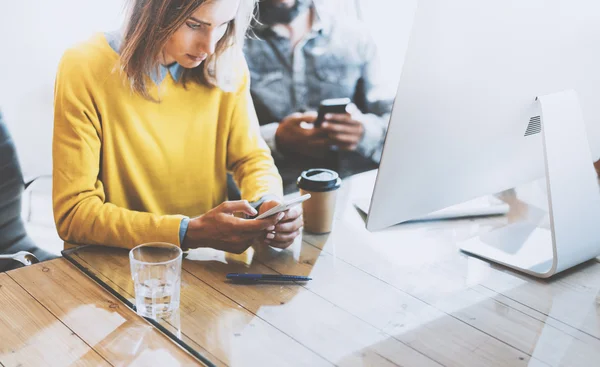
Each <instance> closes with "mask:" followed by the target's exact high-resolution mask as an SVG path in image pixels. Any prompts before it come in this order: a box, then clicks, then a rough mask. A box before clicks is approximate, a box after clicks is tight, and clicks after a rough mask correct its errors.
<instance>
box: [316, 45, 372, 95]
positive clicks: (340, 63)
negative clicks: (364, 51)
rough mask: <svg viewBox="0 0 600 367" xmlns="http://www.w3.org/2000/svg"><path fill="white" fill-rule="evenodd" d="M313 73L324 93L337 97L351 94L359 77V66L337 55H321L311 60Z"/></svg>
mask: <svg viewBox="0 0 600 367" xmlns="http://www.w3.org/2000/svg"><path fill="white" fill-rule="evenodd" d="M312 64H313V65H312V67H313V68H314V75H315V76H316V78H317V79H318V83H319V84H320V85H321V88H322V89H323V92H324V94H326V95H332V96H333V97H325V98H338V97H345V96H350V97H351V96H352V95H353V94H354V91H355V88H356V85H357V83H358V80H359V79H360V77H361V66H360V64H359V63H357V62H354V61H353V60H349V59H344V58H343V57H341V56H337V55H321V56H319V57H315V58H314V59H313V61H312Z"/></svg>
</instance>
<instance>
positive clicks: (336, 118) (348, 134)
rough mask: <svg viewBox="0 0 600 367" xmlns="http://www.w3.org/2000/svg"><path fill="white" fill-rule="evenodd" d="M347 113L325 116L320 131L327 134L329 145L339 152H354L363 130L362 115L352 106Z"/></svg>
mask: <svg viewBox="0 0 600 367" xmlns="http://www.w3.org/2000/svg"><path fill="white" fill-rule="evenodd" d="M347 111H348V112H347V113H342V114H326V115H325V121H324V122H323V123H322V124H321V129H322V130H323V131H324V132H326V133H327V135H328V137H329V144H330V145H336V146H338V147H339V148H340V149H341V150H356V148H357V147H358V143H360V140H361V139H362V137H363V135H364V133H365V128H364V123H363V122H362V120H363V119H364V118H363V116H364V115H363V114H362V113H361V112H360V110H359V109H358V108H357V107H356V106H355V105H354V104H351V105H349V106H348V109H347Z"/></svg>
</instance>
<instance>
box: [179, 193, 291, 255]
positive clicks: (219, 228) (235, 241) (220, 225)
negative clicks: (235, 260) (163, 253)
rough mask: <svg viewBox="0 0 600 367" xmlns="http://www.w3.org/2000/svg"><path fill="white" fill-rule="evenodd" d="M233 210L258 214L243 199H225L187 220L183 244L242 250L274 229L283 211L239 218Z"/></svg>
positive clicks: (224, 249)
mask: <svg viewBox="0 0 600 367" xmlns="http://www.w3.org/2000/svg"><path fill="white" fill-rule="evenodd" d="M263 206H264V204H263ZM261 209H262V208H261ZM234 213H244V214H246V215H250V216H255V215H256V214H257V212H256V209H254V208H253V207H252V206H250V204H248V202H247V201H246V200H242V201H226V202H224V203H222V204H221V205H219V206H217V207H216V208H214V209H212V210H210V211H208V212H207V213H206V214H203V215H201V216H199V217H196V218H193V219H191V220H190V223H189V225H188V230H187V232H186V234H185V238H184V240H183V244H182V247H184V248H196V247H212V248H215V249H217V250H222V251H227V252H232V253H234V254H241V253H243V252H244V251H246V250H247V249H248V247H250V246H251V245H252V243H253V242H254V241H259V242H263V241H264V240H265V238H266V237H267V236H268V234H269V232H272V231H274V230H276V225H277V223H278V222H279V221H280V220H281V219H282V218H283V217H284V213H279V214H276V215H273V216H271V217H269V218H265V219H259V220H257V219H242V218H238V217H235V216H234V215H233V214H234Z"/></svg>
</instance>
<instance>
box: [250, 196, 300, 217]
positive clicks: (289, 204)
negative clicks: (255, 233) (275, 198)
mask: <svg viewBox="0 0 600 367" xmlns="http://www.w3.org/2000/svg"><path fill="white" fill-rule="evenodd" d="M308 199H310V194H306V195H302V196H300V197H299V198H295V199H292V200H290V201H286V202H285V203H283V204H279V205H277V206H276V207H274V208H271V209H269V210H267V211H266V212H264V213H262V214H261V215H259V216H258V217H256V218H254V219H264V218H268V217H270V216H272V215H275V214H277V213H281V212H284V211H286V210H288V209H291V208H292V207H294V206H296V205H299V204H301V203H302V202H304V201H306V200H308Z"/></svg>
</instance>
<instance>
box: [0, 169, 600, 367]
mask: <svg viewBox="0 0 600 367" xmlns="http://www.w3.org/2000/svg"><path fill="white" fill-rule="evenodd" d="M367 176H368V175H362V176H357V177H354V178H352V179H350V180H347V181H346V182H345V183H344V187H343V189H342V191H341V193H340V194H341V195H340V200H339V202H338V204H339V205H338V208H337V212H336V213H337V214H336V221H335V228H334V231H333V232H332V233H331V234H329V235H321V236H315V235H309V234H307V233H305V234H303V238H302V239H301V241H300V240H299V241H297V242H296V243H295V244H294V245H293V246H292V247H290V248H289V249H287V250H284V251H277V250H274V249H272V248H269V247H267V248H257V249H255V251H250V252H248V253H246V254H243V255H239V256H234V255H229V254H225V253H222V252H220V251H215V250H210V249H202V250H198V251H194V252H192V253H190V255H189V257H188V259H186V260H184V263H183V272H182V277H183V280H182V289H181V307H180V311H179V312H178V313H177V314H175V315H173V316H172V317H171V318H169V319H166V320H161V321H160V325H161V327H163V328H165V329H166V330H168V331H169V332H171V333H173V334H174V335H175V336H177V338H179V339H180V340H181V341H182V342H184V343H185V344H186V345H188V346H190V347H191V348H193V349H194V350H196V351H198V352H200V353H202V354H203V355H204V356H206V357H207V358H208V359H209V360H211V361H212V362H213V363H214V364H215V365H220V366H225V365H231V366H254V365H261V366H263V365H268V366H286V365H291V366H331V365H340V366H361V365H364V366H397V365H401V366H441V365H443V366H527V365H528V366H595V365H600V323H599V321H598V315H599V309H600V307H599V306H598V304H599V302H598V298H597V297H598V291H599V290H600V264H599V263H598V262H597V261H591V262H588V263H585V264H582V265H580V266H578V267H576V268H574V269H571V270H569V271H566V272H564V273H561V274H559V275H558V276H555V277H554V278H551V279H550V280H539V279H535V278H532V277H528V276H524V275H521V274H519V273H515V272H513V271H511V270H508V269H506V268H503V267H500V266H496V265H493V264H489V263H487V262H485V261H481V260H479V259H476V258H473V257H469V256H466V255H464V254H463V253H461V252H459V251H458V250H457V247H456V242H457V241H459V240H461V239H466V238H469V237H471V236H473V235H475V234H477V233H481V232H484V231H489V230H491V229H493V228H497V227H501V226H505V225H507V224H509V223H511V222H514V221H516V220H520V219H522V218H523V217H526V216H527V213H528V211H529V209H528V208H530V207H529V206H528V205H527V204H526V203H524V202H523V201H521V200H520V199H519V198H517V197H514V195H511V193H507V194H505V195H504V198H505V199H506V200H507V201H509V202H510V204H511V213H509V215H508V216H507V217H496V218H488V219H478V220H459V221H438V222H428V223H411V224H403V225H399V226H394V227H392V228H390V229H388V230H384V231H381V232H376V233H370V232H368V231H366V229H365V228H364V218H363V216H361V214H360V213H359V212H358V211H357V210H355V209H354V207H353V205H352V202H353V200H354V199H355V198H357V197H358V196H360V195H364V194H365V193H368V192H369V189H370V188H369V187H368V185H369V184H368V182H369V180H367V179H366V177H367ZM70 256H71V257H72V259H73V260H74V261H75V262H76V263H77V264H79V265H80V266H82V267H85V268H87V269H88V271H90V272H91V273H92V274H93V276H95V277H97V278H98V279H99V280H101V281H102V282H104V283H106V284H107V286H109V287H110V288H111V289H113V290H115V291H116V292H117V293H118V294H120V295H121V296H123V297H124V298H125V299H128V300H133V295H134V293H133V284H132V281H131V277H130V274H129V263H128V258H127V251H122V250H118V249H109V248H99V247H88V248H83V249H79V250H78V251H76V252H73V253H72V254H71V255H70ZM192 259H193V260H192ZM42 265H43V266H44V267H43V268H48V269H50V270H49V271H47V272H40V270H39V269H43V268H40V267H39V266H38V267H33V268H30V269H25V270H23V269H22V270H18V271H16V272H14V273H8V275H7V276H5V277H4V278H0V279H7V280H3V281H5V282H6V281H10V282H12V283H11V284H12V287H13V288H14V289H16V290H17V291H18V290H19V285H20V286H22V287H23V288H22V290H23V292H22V293H23V295H22V297H24V298H26V299H29V300H30V301H29V302H30V303H32V304H38V303H36V301H35V300H40V298H41V301H40V303H39V304H38V306H37V307H38V308H39V309H40V310H41V311H40V312H42V313H43V312H46V313H44V314H50V315H48V316H47V318H49V319H50V320H51V321H50V323H51V322H52V321H54V322H56V321H55V320H56V319H59V320H61V321H62V320H67V321H68V322H69V323H67V322H66V321H62V322H61V323H59V324H58V325H59V326H60V327H58V326H57V328H58V329H59V330H58V329H57V330H56V331H54V330H53V331H46V333H47V334H48V335H52V336H55V335H65V336H64V337H62V339H61V338H60V337H59V338H53V339H52V340H57V342H58V341H60V340H63V339H65V338H67V339H68V338H72V339H76V340H79V343H80V344H76V343H74V344H71V341H69V340H66V341H64V342H62V344H60V345H61V346H63V349H62V353H58V350H59V349H58V348H56V349H53V350H57V352H56V354H60V355H61V356H66V355H71V356H73V357H72V358H73V359H72V360H75V359H77V358H80V357H81V358H83V357H86V358H88V357H89V358H101V359H102V358H104V361H107V362H111V361H116V359H112V360H111V359H109V358H107V357H106V356H107V355H113V356H115V358H117V356H118V353H115V352H111V347H114V346H115V344H114V343H111V342H109V341H107V337H106V336H105V335H106V332H100V331H93V332H90V334H91V335H92V336H86V337H84V336H83V335H82V334H80V333H83V330H82V329H81V330H80V329H77V330H75V329H74V327H75V326H73V325H77V324H78V323H77V320H76V319H77V317H78V316H77V315H78V314H76V315H75V316H72V313H73V311H69V310H72V309H76V310H77V309H78V308H77V307H83V309H84V310H88V308H89V309H90V310H93V311H94V312H97V313H98V314H101V315H103V316H101V319H99V320H98V321H96V318H95V317H89V318H88V317H86V320H93V321H88V323H87V325H88V327H89V328H91V330H94V329H101V330H105V329H106V331H108V330H111V331H110V332H108V333H109V335H110V336H111V338H117V339H118V338H121V337H122V335H121V334H120V333H119V332H116V333H115V332H113V333H112V334H111V332H112V331H113V330H114V328H112V329H111V328H110V327H108V326H106V325H105V324H106V323H108V322H109V320H112V318H111V317H115V316H111V315H114V313H115V312H119V315H127V320H130V322H132V323H135V324H136V325H143V328H142V329H143V330H146V332H147V334H148V335H151V336H152V338H153V339H152V340H156V341H155V343H156V344H157V345H162V344H159V342H160V341H162V339H163V338H164V337H162V336H161V335H158V334H157V333H153V332H151V331H150V330H151V329H148V328H147V325H146V324H144V323H143V321H142V320H141V319H139V318H136V317H135V315H133V314H132V313H131V312H129V311H128V310H124V309H123V308H124V307H123V306H122V305H121V304H118V303H115V304H114V306H115V307H117V309H116V310H115V309H111V308H110V306H111V305H113V303H110V302H108V300H109V299H110V300H111V302H114V299H113V298H112V297H110V296H109V295H107V294H106V293H105V292H103V291H101V290H100V288H99V287H91V286H87V285H88V283H89V281H88V280H86V279H85V277H84V276H82V275H81V274H79V273H78V272H77V271H76V270H75V269H74V268H71V267H69V266H67V264H65V263H64V260H60V261H59V262H51V263H44V264H42ZM55 269H60V271H61V272H63V273H64V274H66V275H63V276H61V277H60V278H56V279H61V280H62V281H61V282H60V283H61V284H63V288H62V289H56V286H55V288H54V289H52V288H50V289H49V290H48V288H47V286H46V285H45V284H53V283H52V282H53V281H49V280H48V279H54V278H53V277H51V275H52V274H55V272H57V271H58V270H55ZM228 272H256V273H273V274H275V273H283V274H298V275H308V274H310V276H311V277H312V278H313V280H312V281H310V282H308V283H307V284H304V285H300V284H292V285H289V284H288V285H282V284H257V285H236V284H232V283H229V282H227V281H225V274H226V273H228ZM7 277H8V278H7ZM11 278H12V279H11ZM71 278H74V279H75V281H74V280H73V279H71ZM81 282H83V283H85V284H86V287H85V288H90V289H93V292H94V294H96V295H98V296H97V297H100V296H99V295H102V297H100V298H101V299H104V300H105V301H104V302H105V303H102V302H100V301H98V300H97V299H96V300H95V301H91V298H89V297H85V296H82V294H83V295H85V294H88V293H89V292H88V291H86V290H85V289H84V288H83V286H82V285H80V283H81ZM56 284H59V283H56ZM66 284H69V287H66V286H65V285H66ZM71 284H73V286H71ZM42 289H44V290H43V291H42ZM27 292H28V293H27ZM65 293H66V294H65ZM2 294H3V293H2V292H1V290H0V295H2ZM82 297H83V298H82ZM90 297H91V296H90ZM0 299H2V300H3V299H4V298H0ZM4 302H6V301H4ZM91 302H94V303H93V304H94V306H91V307H90V306H89V304H90V303H91ZM65 304H66V305H65ZM107 305H108V306H107ZM68 306H70V307H68ZM98 309H100V310H101V312H100V311H97V310H98ZM44 310H45V311H44ZM17 311H19V308H18V307H14V310H13V311H11V312H10V313H11V314H17V315H18V314H19V312H17ZM22 312H23V313H24V314H26V315H31V314H32V312H31V311H29V309H28V308H23V309H22ZM89 312H92V311H89ZM80 313H85V312H84V311H80ZM50 316H52V317H50ZM2 317H6V316H2ZM121 317H124V316H121ZM0 320H2V322H5V323H6V321H5V319H4V318H1V319H0ZM27 320H30V317H25V316H21V319H20V320H19V321H18V322H15V323H14V325H19V326H22V325H27V322H28V321H27ZM101 320H107V321H101ZM29 322H30V323H33V324H35V325H39V323H38V322H32V321H29ZM115 324H116V323H115ZM2 325H3V324H1V325H0V326H2ZM14 327H15V326H13V328H14ZM35 327H37V329H44V328H42V327H39V326H35ZM35 327H34V326H29V327H28V329H27V331H26V332H23V333H22V334H21V335H22V336H20V337H19V338H20V339H15V340H21V341H20V342H11V343H12V348H13V350H14V349H15V348H16V349H17V352H18V353H17V354H18V355H28V353H27V354H26V353H25V352H24V351H25V348H32V349H34V348H33V347H31V345H33V344H27V345H29V346H25V344H23V343H25V342H26V341H27V340H32V339H31V338H32V337H35V335H37V334H36V333H38V334H39V331H36V329H35ZM140 327H142V326H140ZM44 330H49V329H48V328H45V329H44ZM71 330H73V332H74V333H75V334H77V335H76V337H75V336H74V335H72V334H70V331H71ZM42 333H43V332H42ZM61 333H62V334H61ZM0 334H3V330H0ZM140 337H141V336H139V335H138V334H137V332H132V333H129V334H128V338H132V339H133V341H132V342H130V344H127V342H125V345H126V346H127V345H133V344H135V343H136V342H137V341H139V338H140ZM2 338H5V336H3V335H2ZM136 338H137V339H136ZM146 338H149V337H148V336H146ZM41 339H44V338H41ZM109 339H110V338H109ZM125 339H127V338H125ZM3 340H4V339H3ZM19 343H20V344H19ZM97 343H100V344H97ZM73 345H75V346H77V347H76V348H74V347H73ZM96 345H102V346H103V347H102V348H98V347H96ZM119 345H122V344H121V343H119ZM142 345H143V346H142ZM67 346H69V347H67ZM126 346H125V347H123V350H125V351H129V350H130V349H129V348H127V347H126ZM86 348H87V349H86ZM139 348H140V351H141V352H143V351H144V349H145V348H147V349H150V350H151V351H152V352H153V351H154V350H152V348H151V347H150V346H149V344H148V343H147V342H144V343H140V347H139ZM72 350H76V351H77V352H72ZM168 350H169V351H170V352H171V353H172V354H169V356H177V358H179V356H181V358H185V357H186V355H185V354H184V353H180V354H176V353H178V350H177V348H176V347H174V346H173V347H171V348H170V349H168ZM0 351H1V356H0V362H1V363H3V364H6V365H9V363H5V362H7V361H8V360H7V359H6V357H5V356H7V355H10V354H7V349H6V348H4V345H3V347H2V349H0ZM70 351H71V352H70ZM84 352H85V353H84ZM9 353H10V350H9ZM38 353H39V352H38ZM69 353H70V354H69ZM111 353H112V354H111ZM115 354H116V355H115ZM75 356H77V358H75ZM99 356H101V357H99ZM64 358H66V357H64ZM173 358H175V357H173ZM70 360H71V359H70ZM182 360H184V361H185V359H182ZM111 363H112V362H111ZM10 365H12V364H10Z"/></svg>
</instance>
